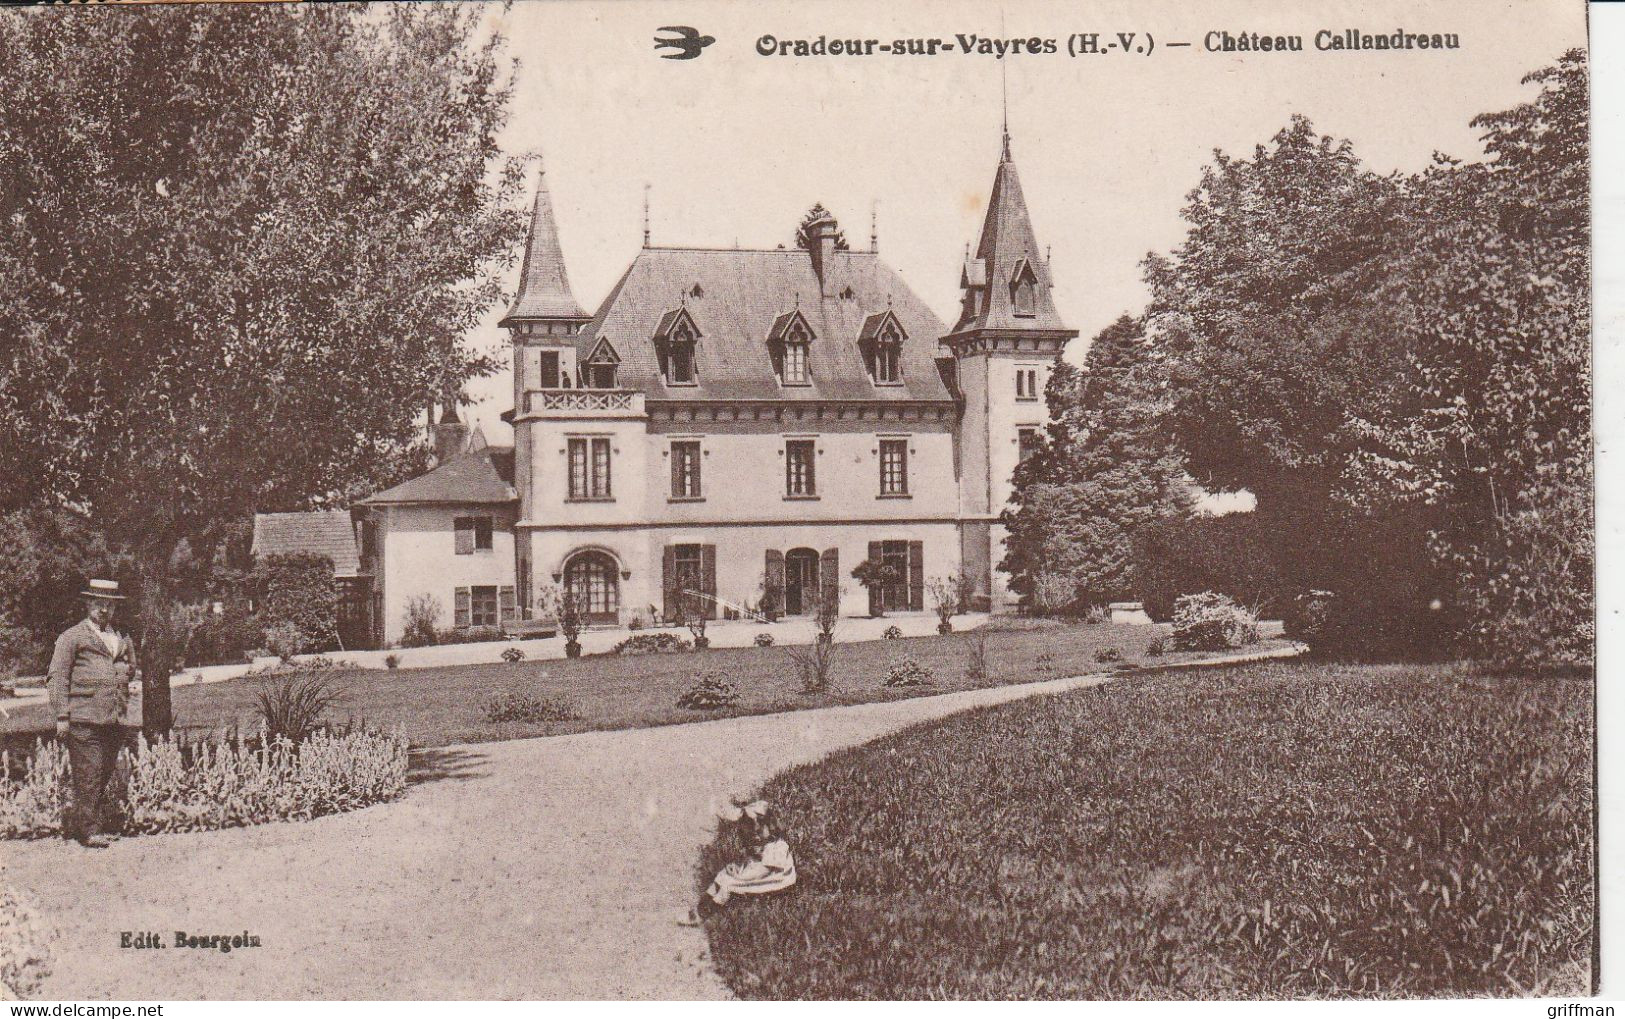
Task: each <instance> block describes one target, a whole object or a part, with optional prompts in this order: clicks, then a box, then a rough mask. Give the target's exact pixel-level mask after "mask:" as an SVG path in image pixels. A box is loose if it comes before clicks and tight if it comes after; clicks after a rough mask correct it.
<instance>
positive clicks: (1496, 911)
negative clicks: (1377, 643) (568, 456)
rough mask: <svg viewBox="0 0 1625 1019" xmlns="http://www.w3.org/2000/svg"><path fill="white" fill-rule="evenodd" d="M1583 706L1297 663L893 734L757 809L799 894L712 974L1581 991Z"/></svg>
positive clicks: (1437, 669) (1037, 985) (828, 987)
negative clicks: (782, 841) (777, 837)
mask: <svg viewBox="0 0 1625 1019" xmlns="http://www.w3.org/2000/svg"><path fill="white" fill-rule="evenodd" d="M1592 695H1593V687H1592V683H1591V680H1590V678H1589V677H1585V678H1583V679H1580V678H1571V679H1552V678H1534V677H1529V676H1512V677H1491V676H1485V675H1481V674H1478V673H1476V672H1474V671H1471V670H1469V669H1467V668H1465V667H1460V666H1444V665H1439V666H1333V665H1319V664H1310V663H1304V662H1292V663H1280V664H1276V663H1271V664H1263V665H1251V666H1245V667H1229V668H1218V669H1210V670H1203V671H1199V672H1198V671H1191V672H1181V673H1147V674H1143V675H1139V676H1128V677H1124V678H1123V679H1120V680H1118V681H1116V682H1113V683H1110V684H1107V685H1105V686H1100V687H1094V688H1090V689H1085V690H1080V691H1076V692H1072V693H1068V694H1063V695H1059V696H1054V697H1046V698H1039V699H1034V700H1028V701H1022V702H1017V703H1014V704H1009V705H1004V706H1000V707H994V708H988V709H983V710H979V711H975V712H969V713H965V714H961V715H957V716H954V717H952V718H950V719H947V720H944V721H942V722H937V723H932V724H930V725H926V726H920V727H916V728H913V729H910V730H906V731H904V732H901V733H898V734H896V735H894V736H890V737H887V738H885V739H881V740H878V741H876V742H874V743H871V744H868V745H866V746H863V747H858V748H854V749H851V750H848V751H844V752H841V753H838V754H835V755H833V756H832V757H830V758H828V759H826V760H824V761H823V762H820V763H818V764H814V765H810V766H807V767H802V768H797V769H793V770H791V771H788V772H785V773H783V774H781V775H779V776H778V777H776V778H774V779H773V780H771V781H770V782H769V783H768V784H767V785H766V787H765V788H764V789H763V790H762V795H763V796H764V797H765V798H766V799H768V800H769V801H771V802H772V803H773V804H774V806H775V809H776V810H777V812H778V814H779V818H780V821H781V823H782V826H783V829H784V831H785V832H786V834H787V836H788V838H789V840H790V842H791V845H792V846H793V847H794V851H795V855H796V862H797V870H798V873H799V875H800V883H799V885H798V887H797V888H796V889H795V890H793V891H791V892H788V893H785V894H784V895H783V896H782V897H778V898H771V899H767V900H764V901H756V902H751V901H746V902H744V903H742V904H741V905H740V906H737V907H735V906H730V907H729V908H728V909H727V910H725V911H723V912H722V913H721V914H720V915H719V916H715V917H712V918H710V919H709V920H708V921H707V925H708V933H709V936H710V941H711V948H712V956H713V958H714V959H715V961H716V965H717V967H718V969H719V971H720V972H721V974H722V975H723V977H724V979H725V980H727V982H728V983H729V985H730V986H731V987H732V989H733V990H734V991H735V992H736V993H737V994H739V995H741V996H744V997H752V998H818V999H827V998H840V999H845V998H977V999H982V998H1112V999H1118V998H1155V999H1169V998H1199V999H1214V998H1320V997H1361V998H1366V997H1373V998H1375V997H1421V996H1427V997H1431V996H1443V997H1469V996H1488V995H1494V996H1499V995H1541V996H1562V997H1574V996H1578V995H1584V994H1587V993H1589V985H1590V972H1591V970H1590V959H1591V951H1592V935H1591V924H1592V902H1593V898H1592V895H1593V869H1592V860H1593V856H1592V820H1591V809H1592V771H1591V760H1592V735H1593V734H1592V728H1591V703H1592ZM720 852H721V851H720V849H719V847H718V846H717V845H712V846H710V847H708V848H707V849H706V850H705V851H704V853H703V854H702V859H701V860H700V861H699V866H698V870H699V872H700V875H699V880H700V881H702V882H703V881H705V880H707V879H708V878H709V875H710V874H711V873H713V872H714V870H715V868H716V866H717V864H718V863H719V862H720Z"/></svg>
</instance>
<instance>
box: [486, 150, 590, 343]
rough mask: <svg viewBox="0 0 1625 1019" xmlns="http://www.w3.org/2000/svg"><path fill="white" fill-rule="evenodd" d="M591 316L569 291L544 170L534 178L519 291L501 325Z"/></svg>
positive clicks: (584, 318) (567, 277) (567, 276)
mask: <svg viewBox="0 0 1625 1019" xmlns="http://www.w3.org/2000/svg"><path fill="white" fill-rule="evenodd" d="M590 317H591V316H589V315H588V314H587V313H586V312H585V311H582V310H581V305H580V304H578V303H576V299H575V295H574V294H573V293H571V291H570V277H569V275H568V274H566V273H565V271H564V251H563V249H561V248H560V247H559V228H558V226H557V224H555V223H554V222H553V196H552V194H550V193H549V192H548V190H547V172H546V171H545V170H543V171H541V172H540V173H538V174H537V178H536V205H535V207H534V208H533V209H532V210H531V215H530V240H529V241H528V243H526V245H525V263H524V266H523V268H521V269H520V272H519V293H518V295H517V296H516V297H515V298H514V302H513V307H512V308H510V309H508V314H507V316H506V317H504V318H503V320H502V323H501V324H502V325H503V326H507V325H509V324H510V323H511V321H512V320H514V319H533V318H576V319H582V320H586V319H588V318H590Z"/></svg>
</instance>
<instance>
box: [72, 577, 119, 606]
mask: <svg viewBox="0 0 1625 1019" xmlns="http://www.w3.org/2000/svg"><path fill="white" fill-rule="evenodd" d="M79 593H80V594H81V595H82V596H84V597H86V598H104V599H106V600H107V601H123V600H124V596H123V595H122V594H119V593H118V581H116V580H100V579H97V580H92V581H91V582H90V583H89V584H87V585H86V586H85V589H84V590H83V591H80V592H79Z"/></svg>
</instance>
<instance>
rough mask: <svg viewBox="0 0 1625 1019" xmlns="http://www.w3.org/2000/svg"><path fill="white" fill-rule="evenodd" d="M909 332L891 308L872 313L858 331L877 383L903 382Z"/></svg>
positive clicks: (883, 384)
mask: <svg viewBox="0 0 1625 1019" xmlns="http://www.w3.org/2000/svg"><path fill="white" fill-rule="evenodd" d="M907 338H908V333H906V332H904V331H903V324H902V323H901V322H899V321H898V320H897V316H896V315H894V314H892V312H891V310H890V309H887V310H886V311H883V312H881V313H880V314H878V315H870V316H869V317H868V318H867V319H865V320H864V322H863V331H862V332H861V333H859V334H858V349H859V350H861V351H862V352H863V359H864V361H865V362H866V363H867V364H868V367H869V376H870V377H871V378H872V379H874V383H875V385H877V386H896V385H901V384H902V382H903V341H904V340H905V339H907Z"/></svg>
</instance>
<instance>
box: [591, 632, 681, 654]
mask: <svg viewBox="0 0 1625 1019" xmlns="http://www.w3.org/2000/svg"><path fill="white" fill-rule="evenodd" d="M692 646H693V645H691V644H690V643H689V642H688V641H686V640H684V639H683V638H681V637H679V636H677V635H676V634H675V633H634V634H632V636H630V637H628V638H626V639H625V640H623V641H621V642H620V643H619V644H616V645H615V646H614V647H612V648H610V649H609V650H610V654H616V655H663V654H671V653H672V652H676V651H687V650H688V649H689V648H690V647H692Z"/></svg>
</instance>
